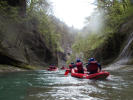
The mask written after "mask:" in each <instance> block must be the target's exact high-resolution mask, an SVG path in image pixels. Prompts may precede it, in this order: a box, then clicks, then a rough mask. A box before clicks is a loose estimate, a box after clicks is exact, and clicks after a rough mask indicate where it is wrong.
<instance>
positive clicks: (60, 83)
mask: <svg viewBox="0 0 133 100" xmlns="http://www.w3.org/2000/svg"><path fill="white" fill-rule="evenodd" d="M131 67H133V66H130V67H125V68H124V67H123V68H122V69H119V70H108V71H109V72H110V74H111V75H110V76H109V77H108V78H107V79H106V80H88V79H78V78H74V77H71V76H70V75H69V76H68V77H65V76H64V75H63V74H64V71H62V70H60V71H57V72H48V71H46V70H41V71H25V72H24V71H23V72H12V73H0V100H133V94H132V93H133V73H132V72H133V68H131Z"/></svg>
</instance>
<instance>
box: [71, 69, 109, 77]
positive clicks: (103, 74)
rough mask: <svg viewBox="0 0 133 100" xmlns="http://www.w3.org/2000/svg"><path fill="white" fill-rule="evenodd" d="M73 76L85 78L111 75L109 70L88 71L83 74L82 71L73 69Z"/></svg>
mask: <svg viewBox="0 0 133 100" xmlns="http://www.w3.org/2000/svg"><path fill="white" fill-rule="evenodd" d="M71 76H72V77H77V78H83V79H106V78H107V77H108V76H109V72H106V71H100V72H98V73H95V74H88V73H84V74H82V73H76V72H75V70H74V69H72V71H71Z"/></svg>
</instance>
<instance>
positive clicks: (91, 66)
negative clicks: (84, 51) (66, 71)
mask: <svg viewBox="0 0 133 100" xmlns="http://www.w3.org/2000/svg"><path fill="white" fill-rule="evenodd" d="M97 70H98V64H97V61H90V62H89V64H88V65H87V71H89V72H93V71H97Z"/></svg>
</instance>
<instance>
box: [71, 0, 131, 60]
mask: <svg viewBox="0 0 133 100" xmlns="http://www.w3.org/2000/svg"><path fill="white" fill-rule="evenodd" d="M132 9H133V6H132V4H131V2H130V0H123V1H118V0H113V1H110V0H106V1H105V0H104V1H101V0H99V1H98V11H99V12H101V11H102V12H104V16H103V19H104V29H102V30H101V31H99V32H98V33H94V32H91V31H87V32H88V35H85V36H82V34H84V31H82V32H81V35H78V36H77V37H76V41H75V43H74V44H73V46H72V49H73V54H72V55H71V59H70V60H69V61H71V60H73V59H75V58H76V53H80V52H82V53H83V54H84V58H85V59H84V60H86V59H88V58H89V57H96V58H97V59H99V60H100V61H102V60H108V59H111V58H113V57H115V56H116V55H118V54H119V51H120V47H121V46H120V45H121V44H122V43H123V39H124V38H123V37H124V36H123V34H120V33H118V30H119V28H120V26H121V25H122V24H123V23H125V22H126V21H127V20H128V19H129V18H130V17H131V16H132V15H133V11H132ZM94 15H95V14H94ZM90 20H91V18H89V20H88V21H90Z"/></svg>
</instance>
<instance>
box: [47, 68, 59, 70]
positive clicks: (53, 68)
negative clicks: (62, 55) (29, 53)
mask: <svg viewBox="0 0 133 100" xmlns="http://www.w3.org/2000/svg"><path fill="white" fill-rule="evenodd" d="M47 70H48V71H57V70H58V68H48V69H47Z"/></svg>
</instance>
